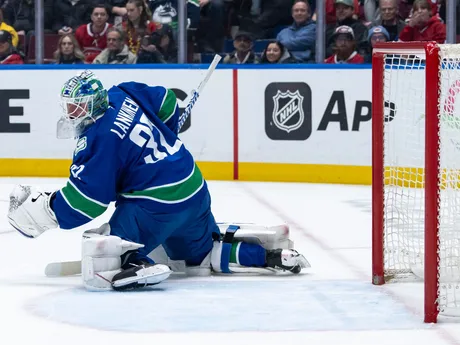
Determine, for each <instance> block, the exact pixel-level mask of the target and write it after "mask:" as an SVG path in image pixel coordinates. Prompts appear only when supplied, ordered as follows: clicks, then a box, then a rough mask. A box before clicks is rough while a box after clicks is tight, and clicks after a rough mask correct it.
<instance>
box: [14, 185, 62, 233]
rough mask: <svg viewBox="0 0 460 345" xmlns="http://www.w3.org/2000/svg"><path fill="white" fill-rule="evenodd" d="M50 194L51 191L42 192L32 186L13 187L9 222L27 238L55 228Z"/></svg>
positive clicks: (55, 221)
mask: <svg viewBox="0 0 460 345" xmlns="http://www.w3.org/2000/svg"><path fill="white" fill-rule="evenodd" d="M51 195H52V193H49V192H43V191H41V190H40V189H38V188H36V187H33V186H23V185H18V186H16V187H14V189H13V191H12V192H11V193H10V205H9V209H8V221H9V223H10V224H11V225H12V226H13V227H14V228H15V229H16V230H17V231H18V232H20V233H21V234H22V235H24V236H25V237H29V238H35V237H38V236H40V235H41V234H42V233H43V232H45V231H46V230H49V229H54V228H57V227H58V223H57V220H56V216H55V214H54V212H53V210H52V209H51V206H50V199H51Z"/></svg>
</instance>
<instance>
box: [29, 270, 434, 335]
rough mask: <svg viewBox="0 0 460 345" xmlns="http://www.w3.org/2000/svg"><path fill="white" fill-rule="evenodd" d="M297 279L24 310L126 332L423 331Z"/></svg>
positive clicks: (204, 285) (381, 307)
mask: <svg viewBox="0 0 460 345" xmlns="http://www.w3.org/2000/svg"><path fill="white" fill-rule="evenodd" d="M299 278H300V279H274V280H266V279H263V280H259V279H254V280H242V281H235V280H231V281H230V280H227V281H225V278H224V277H220V278H219V277H215V279H206V280H203V281H200V280H194V281H188V280H185V281H183V280H182V281H174V280H172V281H167V282H164V283H162V284H161V285H158V286H156V287H152V288H150V289H146V290H136V291H130V292H123V293H120V292H100V293H97V292H87V291H86V290H84V289H83V288H75V289H66V290H62V291H61V292H57V293H56V292H55V293H52V294H48V295H44V296H40V297H38V298H36V299H34V300H30V301H28V302H27V303H26V305H25V308H26V309H27V310H28V311H29V312H31V313H32V314H34V315H37V316H40V317H44V318H46V319H47V320H52V321H56V322H63V323H67V324H73V325H77V326H83V327H89V328H96V329H100V330H110V331H125V332H192V331H193V332H232V331H243V332H244V331H265V332H268V331H270V332H273V331H353V330H390V329H398V330H401V329H421V328H426V327H427V326H425V325H424V324H423V323H421V322H420V318H419V316H417V315H413V314H411V313H410V312H409V311H408V310H406V309H405V307H404V306H403V305H402V304H400V303H398V302H397V301H395V300H393V299H392V298H391V297H390V296H388V295H386V294H385V292H384V291H383V290H381V289H378V288H375V287H373V286H372V285H371V284H368V283H365V282H355V281H314V280H313V281H310V280H306V279H303V277H302V278H301V277H299Z"/></svg>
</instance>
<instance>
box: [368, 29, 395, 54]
mask: <svg viewBox="0 0 460 345" xmlns="http://www.w3.org/2000/svg"><path fill="white" fill-rule="evenodd" d="M368 37H369V43H370V52H369V54H367V56H366V63H372V49H373V48H374V46H375V44H376V43H378V42H387V41H389V40H390V34H389V33H388V31H387V30H386V29H385V28H384V27H383V26H374V27H373V28H372V29H370V30H369V36H368Z"/></svg>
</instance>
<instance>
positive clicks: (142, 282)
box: [112, 263, 172, 291]
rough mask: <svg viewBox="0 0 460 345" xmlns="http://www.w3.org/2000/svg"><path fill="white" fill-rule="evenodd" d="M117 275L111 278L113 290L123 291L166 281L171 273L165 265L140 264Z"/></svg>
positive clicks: (133, 265)
mask: <svg viewBox="0 0 460 345" xmlns="http://www.w3.org/2000/svg"><path fill="white" fill-rule="evenodd" d="M130 265H131V266H132V267H130V268H127V269H125V270H123V271H121V272H120V273H117V274H116V275H115V276H114V277H113V278H112V287H113V289H114V290H117V291H123V290H128V289H138V288H143V287H146V286H150V285H156V284H159V283H161V282H162V281H163V280H165V279H167V278H168V277H169V276H170V275H171V273H172V271H171V270H170V268H169V267H168V266H166V265H162V264H150V263H141V264H139V265H135V264H130Z"/></svg>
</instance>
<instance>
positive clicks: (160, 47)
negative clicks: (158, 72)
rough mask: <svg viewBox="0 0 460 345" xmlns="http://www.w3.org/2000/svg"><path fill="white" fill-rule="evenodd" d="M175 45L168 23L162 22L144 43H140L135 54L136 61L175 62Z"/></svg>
mask: <svg viewBox="0 0 460 345" xmlns="http://www.w3.org/2000/svg"><path fill="white" fill-rule="evenodd" d="M176 62H177V46H176V42H175V41H174V35H173V31H172V29H171V27H170V26H169V25H168V24H163V26H162V27H161V28H160V29H157V30H156V31H155V32H154V33H153V34H152V35H151V36H150V40H149V41H146V43H145V44H141V49H140V50H139V54H138V56H137V63H138V64H140V63H176Z"/></svg>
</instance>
